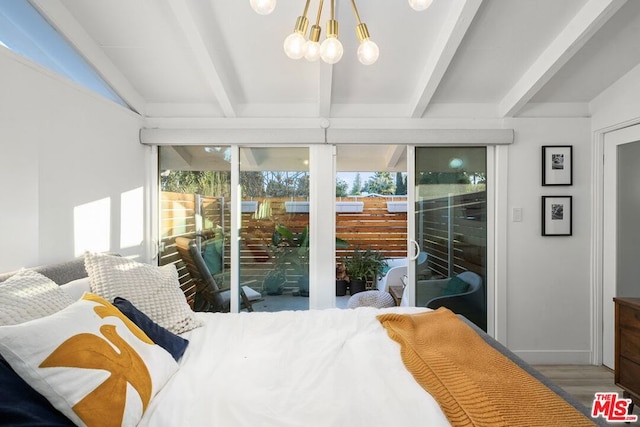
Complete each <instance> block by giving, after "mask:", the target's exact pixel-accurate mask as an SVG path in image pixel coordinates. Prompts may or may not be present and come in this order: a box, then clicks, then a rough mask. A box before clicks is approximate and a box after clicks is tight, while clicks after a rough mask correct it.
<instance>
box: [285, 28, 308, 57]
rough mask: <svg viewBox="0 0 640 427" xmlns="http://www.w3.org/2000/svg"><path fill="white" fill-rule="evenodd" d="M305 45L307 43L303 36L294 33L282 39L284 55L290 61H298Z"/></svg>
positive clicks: (303, 52) (302, 54)
mask: <svg viewBox="0 0 640 427" xmlns="http://www.w3.org/2000/svg"><path fill="white" fill-rule="evenodd" d="M306 44H307V41H306V40H305V39H304V36H303V35H302V34H300V33H299V32H297V31H294V32H293V33H291V34H289V35H288V36H287V38H286V39H284V53H286V54H287V56H288V57H289V58H291V59H300V58H302V57H303V56H304V54H305V51H306V49H305V48H306Z"/></svg>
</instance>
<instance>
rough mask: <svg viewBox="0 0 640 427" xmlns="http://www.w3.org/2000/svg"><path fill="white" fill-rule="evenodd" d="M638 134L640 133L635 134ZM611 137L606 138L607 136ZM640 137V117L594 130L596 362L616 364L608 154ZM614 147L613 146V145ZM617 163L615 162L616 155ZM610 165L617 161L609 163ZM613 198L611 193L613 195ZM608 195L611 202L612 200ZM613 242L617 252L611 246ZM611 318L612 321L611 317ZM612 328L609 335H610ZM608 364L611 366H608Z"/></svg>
mask: <svg viewBox="0 0 640 427" xmlns="http://www.w3.org/2000/svg"><path fill="white" fill-rule="evenodd" d="M614 132H620V133H619V134H618V135H613V133H614ZM634 135H636V136H634ZM607 136H608V137H609V138H610V139H609V140H608V141H606V137H607ZM638 140H640V118H638V119H634V120H632V121H629V122H625V123H622V124H618V125H615V126H611V127H609V128H604V129H600V130H597V131H595V132H594V139H593V142H594V143H593V158H592V159H593V165H592V167H593V171H594V173H593V177H592V189H593V193H594V199H593V205H592V207H593V212H594V215H593V216H592V218H593V219H592V236H593V237H592V245H591V249H592V250H591V252H592V266H591V290H592V295H591V305H592V307H591V309H592V313H594V315H593V316H592V324H591V331H592V348H593V351H592V360H591V363H592V364H594V365H600V364H605V363H608V364H609V365H611V366H610V367H613V319H612V315H613V302H612V301H610V303H609V304H607V303H605V298H607V299H610V298H609V297H610V296H611V295H614V294H615V284H613V283H612V282H611V280H610V279H611V277H606V275H609V274H611V273H610V272H611V271H613V275H614V276H613V278H614V279H615V268H613V270H612V269H611V265H612V264H615V261H616V256H615V244H616V243H615V242H616V236H615V233H614V234H613V235H609V234H607V233H605V231H606V232H608V231H609V230H610V229H611V227H614V228H615V218H611V217H610V216H609V215H610V212H607V211H606V209H605V208H606V204H605V194H607V193H610V194H614V200H613V202H615V201H616V199H615V191H613V190H615V188H616V186H615V181H614V182H613V184H614V187H613V189H612V188H610V187H605V178H606V177H607V175H606V174H609V173H613V172H615V171H616V169H615V168H614V169H613V170H608V169H606V168H605V153H607V152H608V156H607V157H611V156H612V153H613V154H615V149H614V148H613V147H617V146H618V145H622V144H625V143H630V142H634V141H638ZM610 146H611V147H610ZM613 157H614V162H615V156H613ZM607 164H608V165H611V164H613V165H614V166H616V165H617V162H615V163H609V162H608V163H607ZM609 198H610V196H609ZM609 198H607V203H609ZM612 245H613V253H612V252H611V249H610V248H611V247H612ZM606 279H609V280H608V281H607V280H606ZM607 319H608V320H607ZM607 331H609V335H607ZM607 345H609V347H610V352H606V351H605V346H607ZM607 366H608V365H607Z"/></svg>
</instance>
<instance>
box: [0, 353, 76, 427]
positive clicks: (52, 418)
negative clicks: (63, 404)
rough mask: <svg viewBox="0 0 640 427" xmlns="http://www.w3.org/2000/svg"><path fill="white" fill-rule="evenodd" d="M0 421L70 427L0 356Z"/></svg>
mask: <svg viewBox="0 0 640 427" xmlns="http://www.w3.org/2000/svg"><path fill="white" fill-rule="evenodd" d="M0 424H1V425H7V426H15V427H68V426H70V427H73V426H75V424H74V423H72V422H71V420H69V419H68V418H67V417H66V416H64V415H63V414H62V413H61V412H59V411H58V410H57V409H56V408H54V407H53V406H52V405H51V403H49V401H48V400H47V399H46V398H45V397H44V396H42V395H41V394H40V393H38V392H37V391H35V390H34V389H33V388H31V386H30V385H29V384H27V383H26V382H25V381H24V380H23V379H22V378H20V376H19V375H18V374H16V373H15V372H14V370H13V369H12V368H11V366H10V365H9V363H7V361H6V360H4V358H3V357H2V356H0Z"/></svg>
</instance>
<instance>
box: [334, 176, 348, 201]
mask: <svg viewBox="0 0 640 427" xmlns="http://www.w3.org/2000/svg"><path fill="white" fill-rule="evenodd" d="M348 186H349V183H347V181H345V180H344V179H338V180H336V196H338V197H344V196H346V195H347V187H348Z"/></svg>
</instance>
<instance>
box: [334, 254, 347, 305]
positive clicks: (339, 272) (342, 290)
mask: <svg viewBox="0 0 640 427" xmlns="http://www.w3.org/2000/svg"><path fill="white" fill-rule="evenodd" d="M348 285H349V276H347V269H346V268H345V266H344V264H343V263H341V262H339V263H338V264H336V296H337V297H343V296H345V295H346V294H347V288H348Z"/></svg>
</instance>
